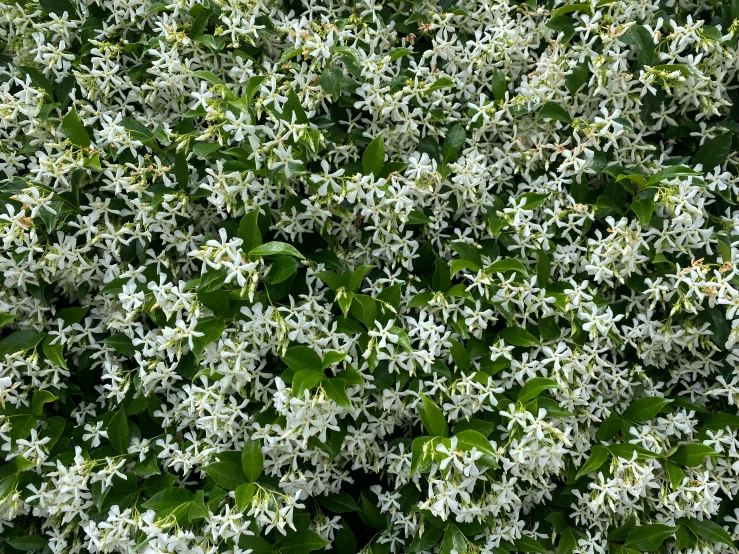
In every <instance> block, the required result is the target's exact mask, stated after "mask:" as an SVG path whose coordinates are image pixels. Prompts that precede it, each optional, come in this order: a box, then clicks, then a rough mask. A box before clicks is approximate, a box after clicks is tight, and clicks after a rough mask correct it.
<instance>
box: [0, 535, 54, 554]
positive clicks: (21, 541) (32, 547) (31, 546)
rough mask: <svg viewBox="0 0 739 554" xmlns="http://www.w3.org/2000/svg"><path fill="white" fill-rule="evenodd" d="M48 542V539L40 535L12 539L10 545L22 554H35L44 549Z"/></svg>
mask: <svg viewBox="0 0 739 554" xmlns="http://www.w3.org/2000/svg"><path fill="white" fill-rule="evenodd" d="M48 542H49V541H48V539H46V538H44V537H40V536H39V535H26V536H24V537H18V538H15V539H10V540H9V541H8V544H9V545H10V546H12V547H13V548H15V549H16V550H20V551H21V552H35V551H36V550H42V549H44V548H45V547H46V545H47V544H48Z"/></svg>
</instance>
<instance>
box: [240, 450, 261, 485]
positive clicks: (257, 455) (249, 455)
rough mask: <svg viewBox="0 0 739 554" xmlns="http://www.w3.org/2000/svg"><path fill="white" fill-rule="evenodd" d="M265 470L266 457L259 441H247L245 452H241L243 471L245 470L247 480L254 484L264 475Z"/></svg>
mask: <svg viewBox="0 0 739 554" xmlns="http://www.w3.org/2000/svg"><path fill="white" fill-rule="evenodd" d="M263 468H264V456H263V455H262V446H261V445H260V444H259V441H253V440H251V439H246V441H245V443H244V450H243V451H242V452H241V469H243V470H244V475H246V478H247V479H248V480H249V481H250V482H252V483H254V482H255V481H256V480H257V479H259V476H260V475H261V474H262V469H263Z"/></svg>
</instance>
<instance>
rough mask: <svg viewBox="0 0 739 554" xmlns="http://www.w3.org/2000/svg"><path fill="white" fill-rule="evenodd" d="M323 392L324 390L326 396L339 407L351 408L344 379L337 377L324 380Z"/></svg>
mask: <svg viewBox="0 0 739 554" xmlns="http://www.w3.org/2000/svg"><path fill="white" fill-rule="evenodd" d="M323 390H325V391H326V395H327V396H328V397H329V398H330V399H331V400H333V401H334V402H336V403H337V404H338V405H339V406H344V407H345V408H351V406H352V404H351V402H350V401H349V397H348V396H347V395H346V379H341V378H339V377H332V378H331V379H324V380H323Z"/></svg>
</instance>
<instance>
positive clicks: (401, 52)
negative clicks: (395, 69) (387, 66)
mask: <svg viewBox="0 0 739 554" xmlns="http://www.w3.org/2000/svg"><path fill="white" fill-rule="evenodd" d="M388 54H390V61H391V62H394V61H395V60H397V59H400V58H402V57H403V56H411V55H413V50H412V49H410V48H391V49H390V50H389V51H388Z"/></svg>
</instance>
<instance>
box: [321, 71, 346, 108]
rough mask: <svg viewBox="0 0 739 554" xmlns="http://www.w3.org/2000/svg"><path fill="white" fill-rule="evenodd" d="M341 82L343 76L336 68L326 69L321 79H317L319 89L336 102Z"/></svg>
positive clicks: (339, 94)
mask: <svg viewBox="0 0 739 554" xmlns="http://www.w3.org/2000/svg"><path fill="white" fill-rule="evenodd" d="M343 81H344V74H343V73H342V71H341V69H339V68H338V67H334V68H331V69H327V70H326V71H324V72H323V73H322V74H321V78H320V79H319V83H320V85H321V88H322V89H323V90H324V91H325V92H326V94H328V95H329V96H330V97H331V99H332V100H334V101H336V100H337V99H338V98H339V96H341V86H342V83H343Z"/></svg>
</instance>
